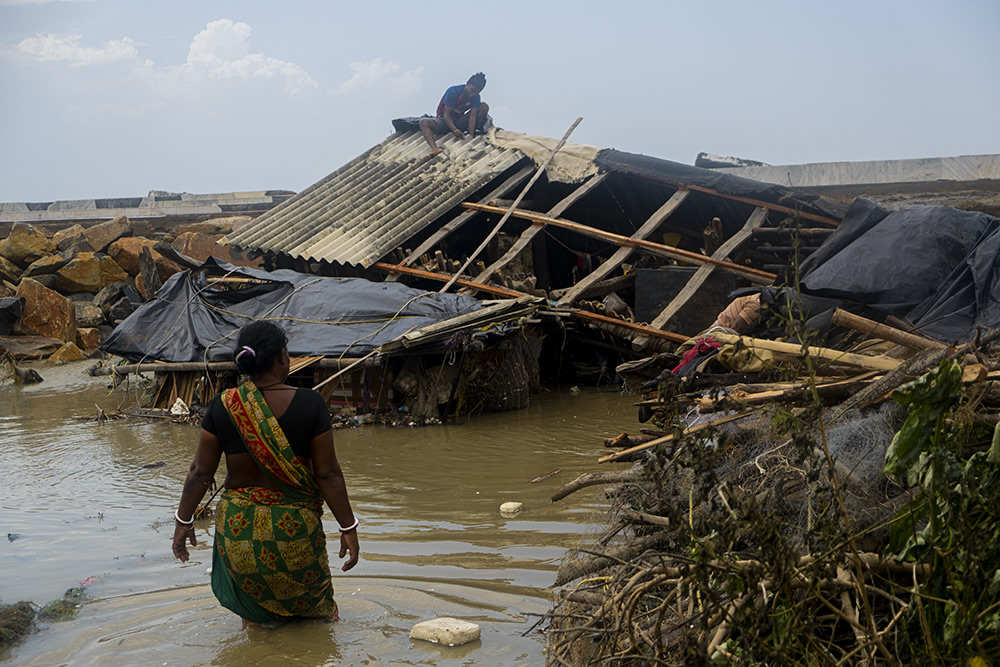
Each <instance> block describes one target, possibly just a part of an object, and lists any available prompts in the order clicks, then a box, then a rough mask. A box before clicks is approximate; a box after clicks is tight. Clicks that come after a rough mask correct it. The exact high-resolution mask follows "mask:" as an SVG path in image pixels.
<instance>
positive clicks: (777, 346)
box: [547, 299, 1000, 665]
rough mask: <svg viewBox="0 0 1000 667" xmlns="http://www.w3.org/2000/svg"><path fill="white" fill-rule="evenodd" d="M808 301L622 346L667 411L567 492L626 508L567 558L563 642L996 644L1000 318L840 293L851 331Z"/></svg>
mask: <svg viewBox="0 0 1000 667" xmlns="http://www.w3.org/2000/svg"><path fill="white" fill-rule="evenodd" d="M762 301H764V302H765V303H766V302H767V299H762ZM801 313H802V308H801V306H800V305H799V306H797V307H792V308H787V309H784V310H782V311H780V312H769V309H768V308H767V307H764V308H762V317H763V318H765V320H767V319H771V320H773V318H779V319H781V318H783V321H782V322H781V324H783V327H784V330H783V335H782V336H777V337H779V338H783V339H784V340H781V341H776V340H770V339H765V338H759V337H752V336H741V335H738V334H736V333H735V332H734V331H732V330H729V329H719V328H715V329H711V330H709V331H707V332H704V333H703V335H701V336H698V337H696V338H695V339H693V340H692V341H689V342H688V343H687V344H685V345H684V346H682V347H681V349H680V350H678V351H677V353H676V354H661V355H657V356H656V357H650V358H648V359H646V360H643V361H642V362H641V363H639V362H636V363H632V364H626V365H623V366H622V367H620V371H621V372H622V373H623V376H624V377H625V379H626V381H628V382H631V383H632V385H633V386H635V387H637V388H639V389H640V391H642V392H643V393H642V400H640V401H639V404H638V407H639V416H640V421H642V422H649V423H650V426H655V427H656V428H650V427H643V429H642V430H641V431H640V432H639V433H637V434H634V435H633V434H624V433H623V434H620V435H619V436H617V437H614V438H608V439H607V440H606V441H605V444H606V446H608V447H610V448H615V449H617V450H618V451H615V452H614V453H611V454H608V455H606V456H603V457H601V458H600V459H599V460H598V462H599V463H602V464H608V463H630V464H631V465H630V466H629V467H628V468H625V469H621V470H616V471H611V472H601V473H588V474H585V475H583V476H581V477H580V478H578V479H576V480H574V481H573V482H571V483H570V484H568V485H566V486H565V487H564V488H563V489H561V490H560V491H559V492H557V493H556V494H554V495H553V497H552V499H553V500H554V501H557V500H561V499H562V498H565V497H566V496H568V495H570V494H572V493H574V492H575V491H576V490H578V489H581V488H584V487H588V486H594V485H601V486H605V487H607V490H606V495H607V496H608V498H609V499H610V501H611V502H612V505H613V510H612V513H611V516H612V520H611V522H610V524H609V526H608V528H607V531H606V534H604V535H603V536H601V537H600V538H599V539H597V540H596V541H595V542H594V543H592V544H590V543H589V544H586V545H584V546H582V547H581V548H580V549H579V551H578V553H577V554H576V556H575V557H573V558H570V559H569V560H567V561H566V562H565V563H564V564H563V566H562V567H561V568H560V571H559V574H558V578H557V581H556V585H557V586H563V587H564V588H563V589H562V590H561V592H560V596H561V600H560V602H559V603H558V604H557V605H556V606H555V607H554V608H553V609H552V610H551V612H550V614H549V621H550V625H549V629H548V635H547V643H548V650H547V655H548V664H551V665H562V664H574V665H577V664H606V663H607V662H609V661H616V662H619V663H622V664H691V663H703V662H708V661H711V662H714V663H718V664H744V663H745V664H775V663H788V662H794V663H800V664H815V663H821V662H822V663H827V662H829V663H855V662H868V663H871V664H874V663H879V662H885V663H893V664H898V663H902V664H928V663H938V662H942V661H960V662H963V663H969V664H972V662H975V661H976V660H982V661H985V662H982V664H992V663H995V662H996V661H997V660H998V659H1000V640H998V634H997V628H998V627H1000V585H998V584H997V583H996V582H997V578H996V572H995V563H996V562H998V561H997V559H998V558H1000V513H998V510H997V508H998V507H1000V504H998V503H1000V430H998V428H997V423H998V419H997V417H996V415H997V411H998V409H1000V382H998V381H1000V346H998V341H1000V329H998V328H985V327H982V326H980V327H978V328H976V329H975V330H974V331H973V333H972V335H971V336H970V338H969V340H968V341H967V342H965V343H962V344H952V345H949V344H945V343H942V342H940V341H936V340H934V339H930V338H927V337H925V336H921V335H919V334H917V333H913V332H907V331H902V330H900V329H897V328H895V327H892V326H889V325H887V324H885V323H883V322H874V321H871V320H868V319H866V318H863V317H860V316H858V315H854V314H852V313H849V312H846V311H844V310H842V309H834V310H833V313H832V316H831V318H830V319H831V322H832V323H833V324H836V325H838V327H840V328H841V333H843V330H844V329H846V330H847V331H848V334H849V335H830V334H829V332H827V336H826V337H821V336H820V333H819V332H818V331H817V330H816V329H810V328H809V327H807V326H806V320H805V319H803V318H801V317H800V318H798V319H796V317H795V314H799V315H801ZM774 324H775V322H774V321H762V322H760V323H759V325H762V328H764V329H767V328H768V327H769V326H770V325H774ZM936 324H937V325H938V327H939V328H941V327H945V328H947V327H949V326H950V327H952V328H954V327H955V326H957V325H956V324H955V323H954V322H951V323H946V322H937V323H936ZM789 341H794V342H789ZM831 341H832V342H831ZM821 343H823V344H821ZM824 344H826V345H835V346H836V347H826V346H825V345H824ZM685 353H688V354H685ZM968 582H978V583H977V584H976V585H972V586H969V585H968Z"/></svg>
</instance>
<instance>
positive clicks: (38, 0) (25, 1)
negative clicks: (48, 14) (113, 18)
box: [0, 0, 96, 7]
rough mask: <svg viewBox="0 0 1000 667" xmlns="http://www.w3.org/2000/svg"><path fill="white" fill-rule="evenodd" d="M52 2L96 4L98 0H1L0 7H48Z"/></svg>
mask: <svg viewBox="0 0 1000 667" xmlns="http://www.w3.org/2000/svg"><path fill="white" fill-rule="evenodd" d="M52 2H96V0H0V7H9V6H13V5H47V4H49V3H52Z"/></svg>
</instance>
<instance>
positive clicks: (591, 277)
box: [556, 190, 689, 306]
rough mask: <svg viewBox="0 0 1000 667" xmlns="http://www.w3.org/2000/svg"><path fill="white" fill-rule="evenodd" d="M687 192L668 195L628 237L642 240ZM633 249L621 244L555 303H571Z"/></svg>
mask: <svg viewBox="0 0 1000 667" xmlns="http://www.w3.org/2000/svg"><path fill="white" fill-rule="evenodd" d="M688 194H689V191H688V190H678V191H677V192H675V193H674V194H673V196H672V197H670V199H668V200H667V201H666V203H665V204H663V206H661V207H660V208H658V209H657V210H656V211H655V212H654V213H653V215H651V216H649V218H648V219H647V220H646V222H644V223H643V224H642V226H641V227H639V229H637V230H635V233H633V234H632V236H630V237H629V238H630V239H636V240H638V239H643V240H644V239H645V238H646V237H647V236H649V235H650V234H652V233H653V232H654V231H656V229H657V228H658V227H659V226H660V224H661V223H662V222H663V221H664V220H666V219H667V218H669V217H670V214H671V213H673V212H674V211H676V210H677V209H678V207H680V205H681V204H683V203H684V200H685V199H687V196H688ZM634 251H635V248H632V247H628V246H623V247H621V248H619V249H618V250H616V251H615V254H613V255H612V256H611V257H610V258H609V259H608V260H607V261H605V262H603V263H602V264H601V265H600V266H599V267H597V268H596V269H594V270H593V271H591V272H590V273H589V274H587V275H586V276H584V277H583V279H582V280H580V282H578V283H577V284H576V285H574V286H573V288H572V289H570V291H569V292H567V293H566V294H564V295H563V297H562V298H561V299H559V303H557V304H556V305H557V306H563V305H566V304H569V303H572V302H573V301H575V300H576V299H578V298H579V297H580V294H582V293H583V292H584V290H586V289H587V288H588V287H590V286H591V285H593V284H594V283H596V282H598V281H600V280H603V279H604V278H605V277H607V275H608V274H609V273H611V272H612V271H614V270H615V269H617V268H619V267H620V266H621V265H622V262H624V261H625V260H626V259H628V256H629V255H631V254H632V253H633V252H634Z"/></svg>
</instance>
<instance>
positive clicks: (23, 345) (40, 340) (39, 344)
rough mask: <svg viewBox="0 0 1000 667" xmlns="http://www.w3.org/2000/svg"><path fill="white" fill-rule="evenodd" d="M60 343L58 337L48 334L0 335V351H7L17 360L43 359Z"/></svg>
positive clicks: (61, 342)
mask: <svg viewBox="0 0 1000 667" xmlns="http://www.w3.org/2000/svg"><path fill="white" fill-rule="evenodd" d="M62 344H63V341H61V340H59V339H58V338H49V337H48V336H0V353H8V354H10V355H11V356H13V357H14V359H16V360H17V361H25V360H27V359H44V358H45V357H47V356H49V355H50V354H52V353H53V352H55V351H56V350H58V349H59V347H60V346H61V345H62Z"/></svg>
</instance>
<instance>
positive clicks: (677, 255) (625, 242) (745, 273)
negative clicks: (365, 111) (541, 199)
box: [463, 202, 776, 285]
mask: <svg viewBox="0 0 1000 667" xmlns="http://www.w3.org/2000/svg"><path fill="white" fill-rule="evenodd" d="M463 206H465V207H466V208H472V209H477V210H479V211H491V212H493V213H497V212H501V213H502V212H503V211H505V210H506V209H503V208H500V207H498V206H487V205H485V204H474V203H472V202H466V203H465V204H463ZM513 215H514V216H515V217H518V218H524V219H525V220H530V221H531V222H532V223H534V224H535V225H551V226H553V227H560V228H562V229H569V230H571V231H574V232H577V233H579V234H583V235H584V236H591V237H593V238H597V239H601V240H603V241H608V242H610V243H614V244H615V245H620V246H630V247H633V248H638V249H639V250H643V251H645V252H648V253H650V254H653V255H659V256H661V257H669V258H671V259H677V260H680V261H682V262H691V263H692V264H713V265H715V266H716V267H718V268H719V269H721V270H723V271H728V272H730V273H735V274H737V275H739V276H742V277H744V278H746V279H747V280H750V281H753V282H755V283H758V284H762V285H769V284H771V283H772V282H774V279H775V278H776V276H775V274H773V273H769V272H767V271H760V270H758V269H752V268H750V267H748V266H741V265H739V264H734V263H732V262H726V261H723V260H718V259H713V258H711V257H705V256H704V255H701V254H699V253H696V252H689V251H687V250H681V249H680V248H672V247H670V246H667V245H663V244H662V243H654V242H652V241H646V240H643V239H630V238H629V237H627V236H622V235H621V234H615V233H613V232H606V231H604V230H602V229H596V228H594V227H588V226H587V225H581V224H579V223H576V222H572V221H570V220H563V219H562V218H554V217H551V216H548V215H544V214H542V213H537V212H535V211H526V210H523V209H519V210H517V211H514V213H513Z"/></svg>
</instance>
